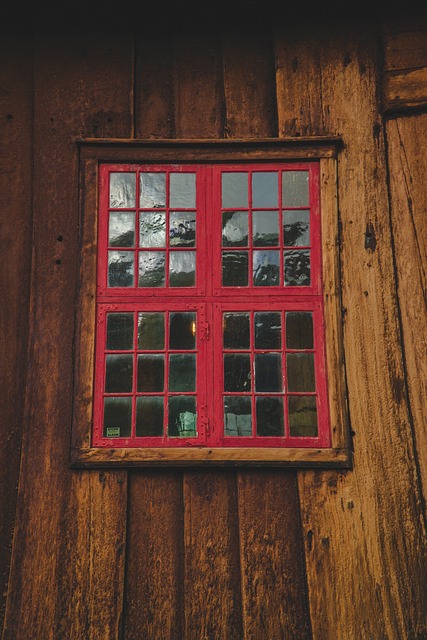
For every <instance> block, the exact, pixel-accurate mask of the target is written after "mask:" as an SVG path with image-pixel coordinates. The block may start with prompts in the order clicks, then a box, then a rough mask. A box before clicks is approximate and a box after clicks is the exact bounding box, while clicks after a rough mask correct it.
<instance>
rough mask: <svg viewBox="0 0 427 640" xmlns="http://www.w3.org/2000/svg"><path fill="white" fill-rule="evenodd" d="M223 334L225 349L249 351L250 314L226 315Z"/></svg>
mask: <svg viewBox="0 0 427 640" xmlns="http://www.w3.org/2000/svg"><path fill="white" fill-rule="evenodd" d="M223 332H224V347H225V349H249V346H250V330H249V313H224V316H223Z"/></svg>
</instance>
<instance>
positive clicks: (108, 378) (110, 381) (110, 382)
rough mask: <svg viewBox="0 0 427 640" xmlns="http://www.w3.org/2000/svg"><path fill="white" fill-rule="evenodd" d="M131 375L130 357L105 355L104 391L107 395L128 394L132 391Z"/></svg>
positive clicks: (131, 359) (131, 358)
mask: <svg viewBox="0 0 427 640" xmlns="http://www.w3.org/2000/svg"><path fill="white" fill-rule="evenodd" d="M132 373H133V356H132V355H124V354H123V355H122V354H109V355H107V356H106V373H105V391H106V392H107V393H129V392H130V391H132Z"/></svg>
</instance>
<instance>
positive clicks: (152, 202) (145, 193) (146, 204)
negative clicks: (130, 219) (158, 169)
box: [139, 173, 166, 209]
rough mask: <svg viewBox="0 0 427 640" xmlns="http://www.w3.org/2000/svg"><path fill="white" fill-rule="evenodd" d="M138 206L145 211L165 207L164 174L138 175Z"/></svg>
mask: <svg viewBox="0 0 427 640" xmlns="http://www.w3.org/2000/svg"><path fill="white" fill-rule="evenodd" d="M139 202H140V206H141V207H143V208H145V209H151V208H157V207H165V206H166V174H165V173H141V174H140V196H139Z"/></svg>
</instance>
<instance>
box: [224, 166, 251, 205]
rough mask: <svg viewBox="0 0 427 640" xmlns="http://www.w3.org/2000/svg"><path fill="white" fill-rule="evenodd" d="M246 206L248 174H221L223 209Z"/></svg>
mask: <svg viewBox="0 0 427 640" xmlns="http://www.w3.org/2000/svg"><path fill="white" fill-rule="evenodd" d="M247 206H248V174H247V173H241V172H234V171H232V172H230V173H223V174H222V207H223V209H231V208H243V207H247Z"/></svg>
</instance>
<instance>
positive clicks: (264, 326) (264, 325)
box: [255, 312, 282, 349]
mask: <svg viewBox="0 0 427 640" xmlns="http://www.w3.org/2000/svg"><path fill="white" fill-rule="evenodd" d="M281 346H282V316H281V314H280V313H277V312H272V313H256V314H255V349H280V348H281Z"/></svg>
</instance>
